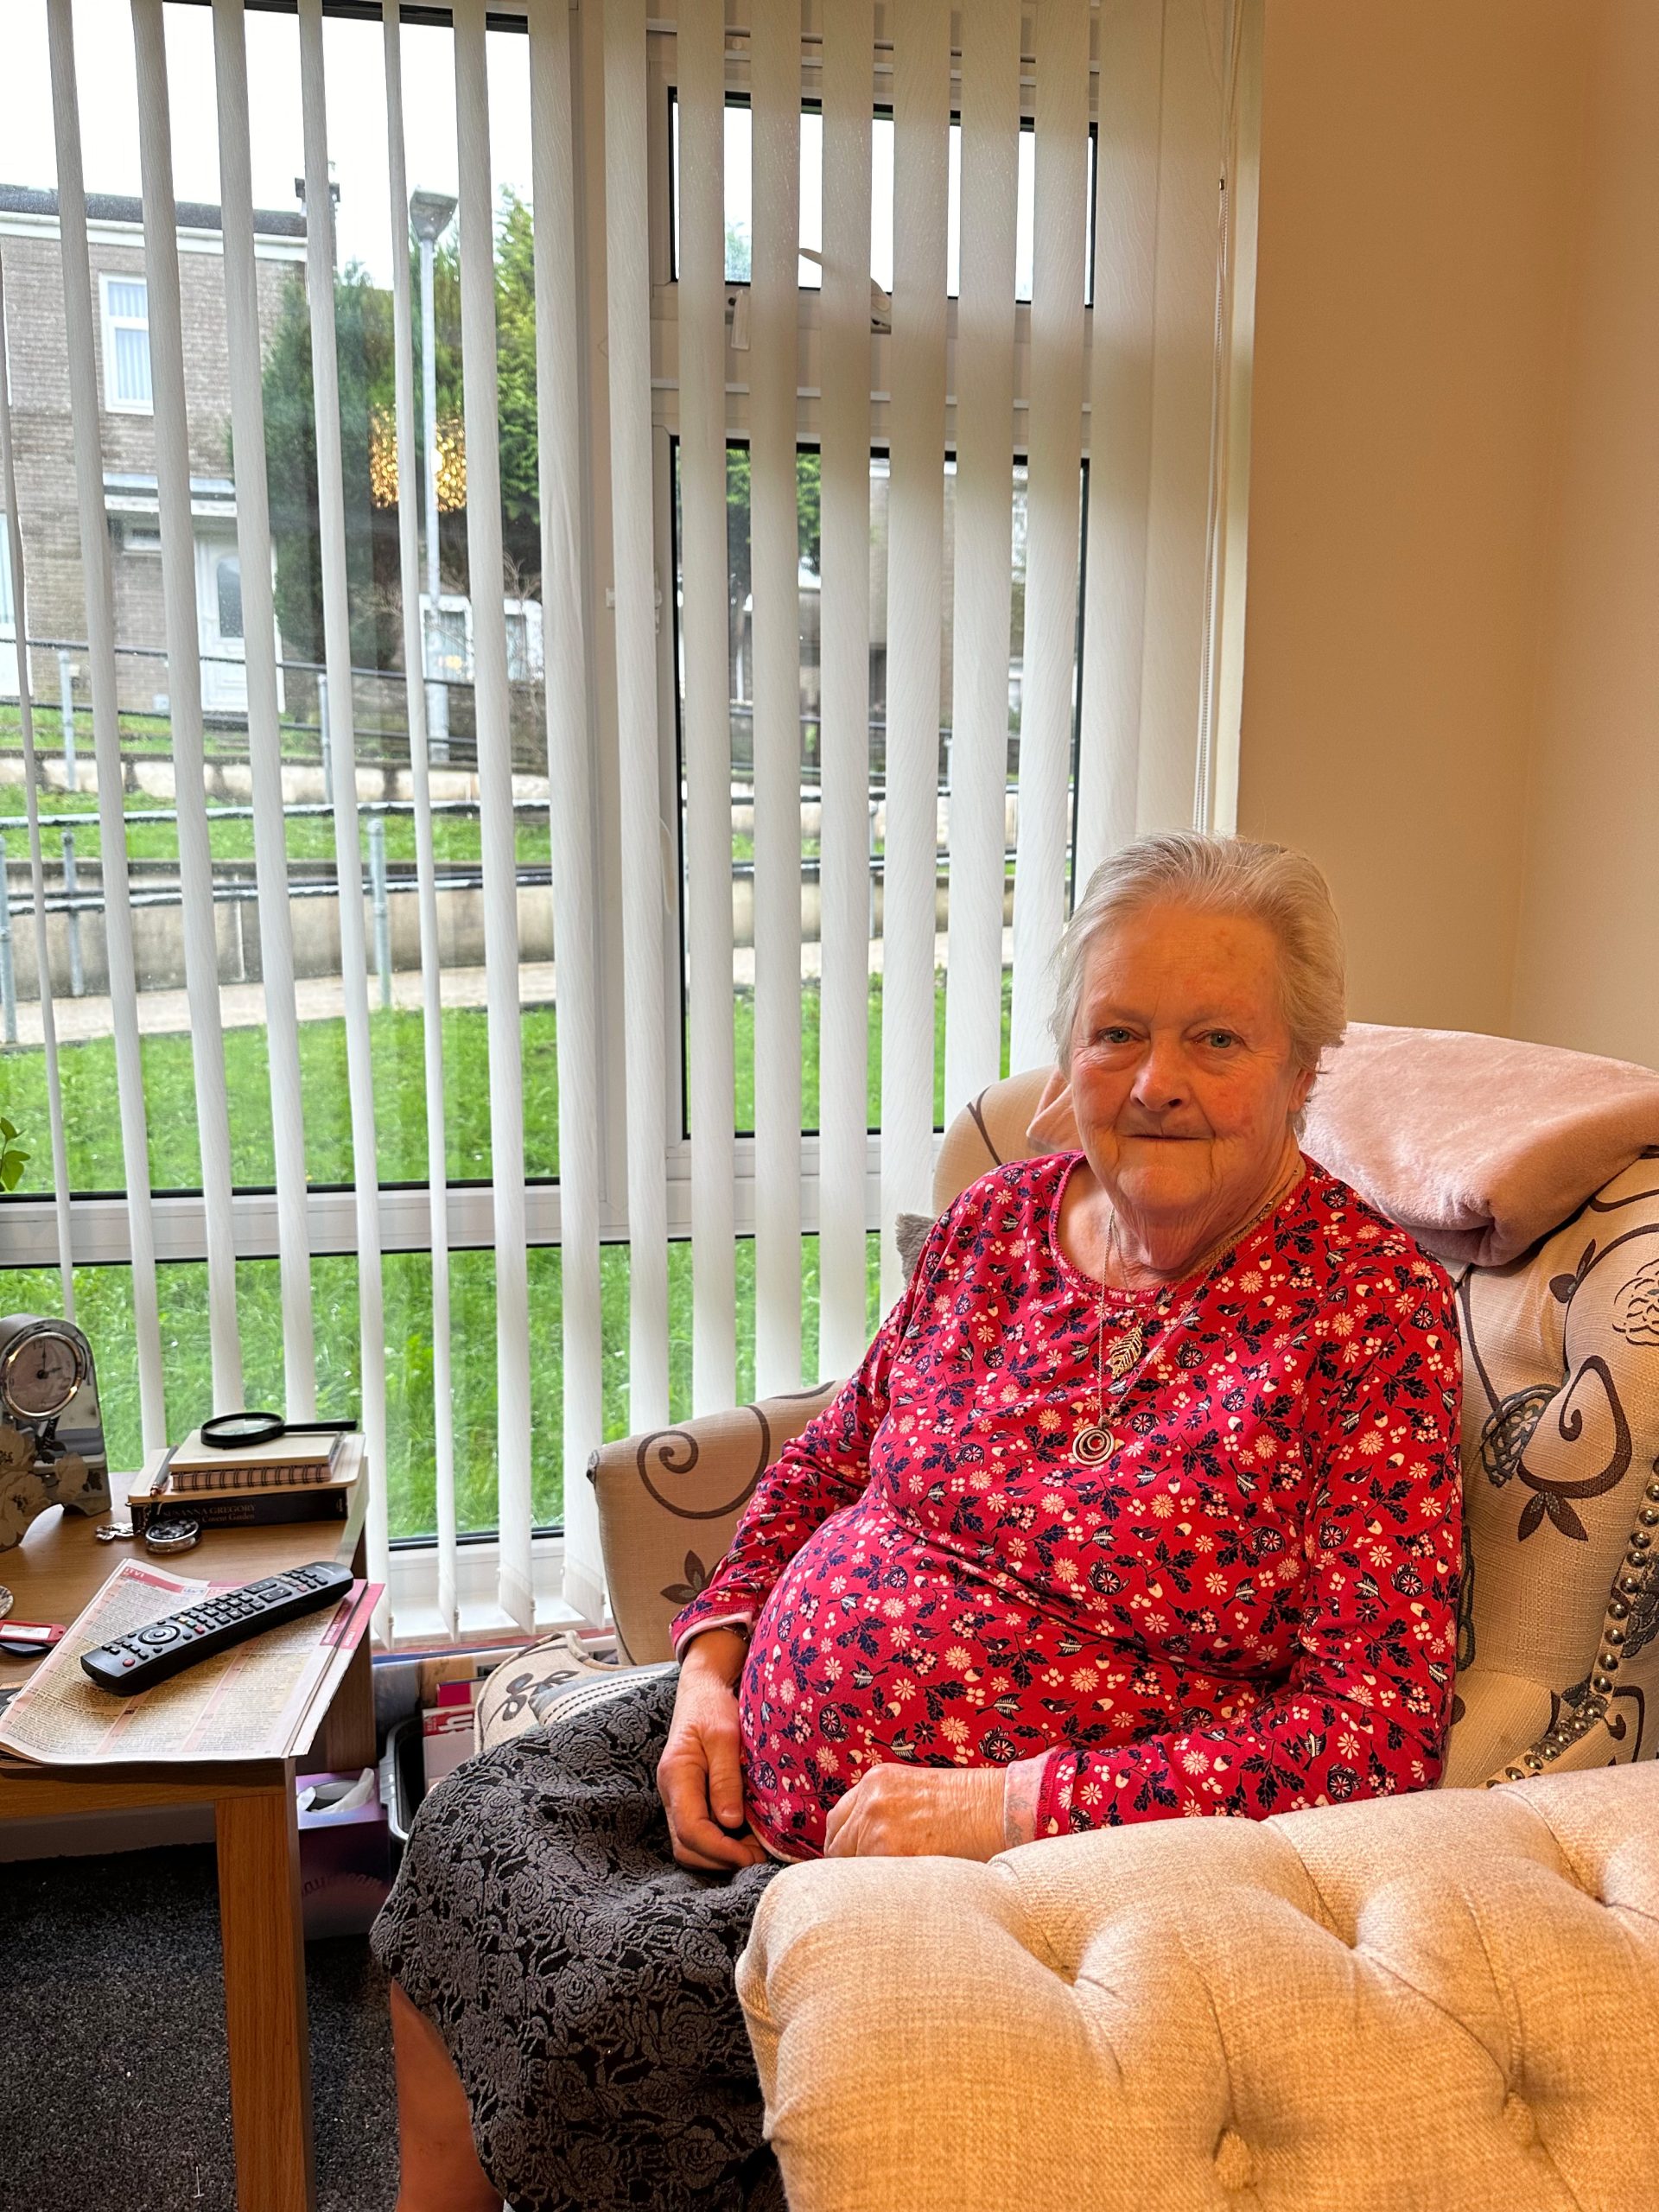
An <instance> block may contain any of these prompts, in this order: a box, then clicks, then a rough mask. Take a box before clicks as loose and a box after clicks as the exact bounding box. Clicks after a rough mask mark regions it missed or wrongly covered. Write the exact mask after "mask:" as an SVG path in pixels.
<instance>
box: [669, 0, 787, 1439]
mask: <svg viewBox="0 0 1659 2212" xmlns="http://www.w3.org/2000/svg"><path fill="white" fill-rule="evenodd" d="M677 62H678V79H679V84H678V90H679V134H680V175H679V209H680V253H679V343H680V356H679V358H680V485H681V494H682V497H681V513H682V518H683V519H682V537H681V564H680V565H681V572H682V576H683V583H682V598H683V604H682V607H681V610H680V635H681V643H682V650H683V654H684V662H685V679H684V681H685V831H686V914H687V927H688V937H689V944H688V955H689V957H688V963H687V964H688V969H689V976H690V1007H689V1014H690V1040H689V1048H688V1049H689V1060H690V1108H691V1113H690V1122H691V1300H692V1326H691V1403H692V1408H693V1410H694V1411H695V1412H696V1413H700V1414H702V1413H715V1412H718V1411H719V1410H720V1409H721V1408H723V1407H726V1406H729V1405H730V1404H731V1402H732V1399H733V1396H734V1393H735V1390H736V1371H737V1370H736V1359H737V1330H736V1321H737V1285H736V1268H735V1252H734V1235H735V1227H736V1224H735V1208H734V1202H733V1198H734V1194H733V1177H732V1170H733V1129H734V1121H735V1115H736V1107H735V1083H734V1065H733V1029H732V887H731V874H732V865H731V864H732V738H731V714H730V708H729V704H728V680H727V666H728V639H727V626H728V613H727V596H726V202H725V175H726V164H725V96H726V12H725V9H724V6H723V4H722V0H684V3H683V6H682V7H681V10H680V16H679V24H678V33H677ZM791 305H792V302H791ZM751 358H752V359H753V352H752V353H751ZM792 402H793V392H792V391H791V412H792Z"/></svg>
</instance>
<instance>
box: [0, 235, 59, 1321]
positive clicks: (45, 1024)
mask: <svg viewBox="0 0 1659 2212" xmlns="http://www.w3.org/2000/svg"><path fill="white" fill-rule="evenodd" d="M7 337H8V334H7V329H6V283H5V264H4V261H3V258H0V499H3V501H4V505H5V531H6V550H7V553H8V556H9V558H10V566H11V607H12V616H13V620H14V621H15V624H16V633H17V721H18V728H19V732H20V734H21V737H22V748H23V804H24V809H25V811H26V813H27V816H28V820H29V888H30V892H31V893H32V898H33V904H34V909H35V974H36V975H37V976H38V977H39V979H40V982H39V988H40V995H41V1042H42V1044H43V1045H44V1046H45V1051H46V1109H47V1116H48V1120H49V1121H50V1123H51V1141H52V1192H53V1198H54V1203H55V1210H56V1214H57V1224H58V1280H59V1282H60V1285H61V1287H62V1295H63V1317H64V1319H65V1320H66V1321H73V1319H74V1318H75V1242H74V1216H73V1213H72V1212H71V1211H70V1208H69V1154H68V1145H67V1136H66V1132H65V1129H64V1123H63V1086H62V1083H61V1080H60V1072H59V1065H58V1027H57V1021H56V1019H55V1017H54V1010H53V1004H52V974H51V963H50V959H49V957H48V954H49V948H48V943H47V932H46V868H45V863H44V860H43V857H42V855H41V804H40V763H39V758H38V756H37V754H36V753H35V714H34V702H33V698H32V696H31V685H30V683H29V579H28V577H27V575H25V574H24V569H23V533H22V524H21V523H20V521H19V519H18V512H17V456H16V450H15V448H14V447H13V443H12V433H11V352H10V346H9V344H8V342H7Z"/></svg>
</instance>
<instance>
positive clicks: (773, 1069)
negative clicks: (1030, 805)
mask: <svg viewBox="0 0 1659 2212" xmlns="http://www.w3.org/2000/svg"><path fill="white" fill-rule="evenodd" d="M749 79H750V87H751V94H750V97H751V102H752V107H753V118H754V121H753V205H754V240H753V283H752V285H751V289H750V295H749V422H750V425H751V430H750V435H751V448H750V453H751V466H750V486H751V490H750V505H749V532H750V553H749V575H750V581H751V588H752V590H753V599H754V723H753V728H754V1176H755V1192H754V1339H755V1344H754V1365H755V1380H756V1383H758V1385H759V1387H760V1392H761V1395H763V1396H767V1395H771V1394H772V1393H773V1392H776V1391H780V1390H796V1389H799V1388H800V1381H801V1196H800V1186H801V715H800V699H801V679H800V665H801V639H800V591H799V586H798V582H797V575H798V553H797V545H798V534H797V524H796V481H795V467H796V463H795V386H796V380H797V367H796V354H797V346H798V339H797V327H798V308H797V305H796V298H797V293H796V270H797V266H798V241H799V237H800V206H799V203H800V109H801V39H800V15H799V10H798V7H797V6H796V5H795V4H794V0H773V4H772V5H771V6H769V7H766V8H762V9H760V10H757V11H756V14H755V16H754V18H753V26H752V29H751V30H750V34H749Z"/></svg>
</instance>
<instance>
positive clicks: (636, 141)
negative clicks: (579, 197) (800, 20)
mask: <svg viewBox="0 0 1659 2212" xmlns="http://www.w3.org/2000/svg"><path fill="white" fill-rule="evenodd" d="M647 128H648V124H647V118H646V112H645V4H644V0H605V197H606V232H605V240H606V277H607V302H608V322H609V336H608V344H609V352H610V365H611V376H610V402H611V446H610V461H611V522H612V537H613V565H614V569H615V582H614V584H613V591H614V594H615V601H616V717H617V753H618V766H619V769H620V786H621V803H622V836H621V866H620V885H621V894H622V896H621V906H622V966H623V977H622V996H623V1014H622V1021H623V1046H624V1057H625V1062H626V1077H627V1089H628V1100H627V1117H628V1130H627V1166H628V1245H629V1249H628V1266H629V1279H628V1280H629V1316H628V1402H629V1413H630V1418H631V1420H632V1425H633V1427H635V1428H636V1429H644V1428H660V1427H663V1425H664V1423H665V1422H666V1421H667V1419H668V1205H667V1191H666V1187H665V1184H664V1153H663V1139H664V1072H665V1071H664V1036H663V1032H664V1021H663V910H664V880H663V879H664V849H665V846H666V844H667V836H666V829H665V825H664V822H663V818H662V798H661V791H660V786H659V779H658V739H657V682H656V671H657V634H656V603H655V602H656V582H657V580H656V576H655V575H654V572H653V568H652V423H651V328H650V308H651V289H650V286H651V261H650V209H649V207H648V206H647V203H646V199H645V164H644V162H642V160H641V159H640V149H642V148H643V147H644V145H645V139H646V131H647Z"/></svg>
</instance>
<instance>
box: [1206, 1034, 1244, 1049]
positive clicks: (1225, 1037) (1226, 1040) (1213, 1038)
mask: <svg viewBox="0 0 1659 2212" xmlns="http://www.w3.org/2000/svg"><path fill="white" fill-rule="evenodd" d="M1204 1041H1205V1044H1206V1045H1211V1046H1214V1047H1215V1049H1216V1050H1217V1052H1226V1051H1227V1050H1228V1049H1229V1048H1230V1046H1234V1045H1236V1044H1237V1042H1238V1039H1237V1038H1236V1035H1235V1034H1234V1033H1233V1032H1232V1031H1231V1030H1230V1029H1207V1030H1205V1037H1204Z"/></svg>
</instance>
